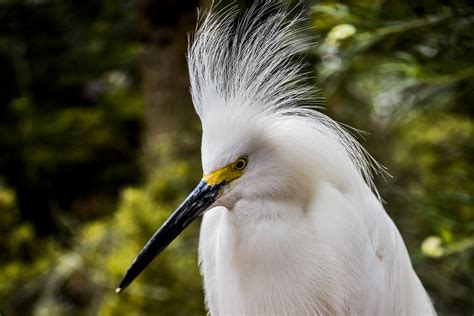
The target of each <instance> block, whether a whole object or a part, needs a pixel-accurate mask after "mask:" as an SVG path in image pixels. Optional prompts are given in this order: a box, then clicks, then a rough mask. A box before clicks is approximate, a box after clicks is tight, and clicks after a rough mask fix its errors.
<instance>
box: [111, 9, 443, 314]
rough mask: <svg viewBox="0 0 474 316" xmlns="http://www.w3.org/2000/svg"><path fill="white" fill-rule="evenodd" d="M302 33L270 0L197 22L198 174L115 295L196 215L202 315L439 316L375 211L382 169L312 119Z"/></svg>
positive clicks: (325, 120)
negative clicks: (204, 307) (378, 175)
mask: <svg viewBox="0 0 474 316" xmlns="http://www.w3.org/2000/svg"><path fill="white" fill-rule="evenodd" d="M300 22H301V15H298V14H296V17H295V16H294V15H291V14H289V13H288V12H286V11H285V8H282V7H280V6H279V5H277V4H275V3H273V2H268V1H257V4H255V5H254V6H253V7H252V8H251V9H250V10H249V11H247V12H246V13H245V14H244V15H239V14H238V13H237V11H236V10H235V9H233V8H227V9H224V10H223V11H217V12H213V9H211V10H210V12H208V13H207V14H206V15H205V16H204V17H203V18H202V19H201V21H200V23H199V24H200V25H199V27H198V29H197V31H196V34H195V36H194V39H193V40H192V42H191V44H190V47H189V52H188V64H189V73H190V78H191V93H192V97H193V102H194V105H195V109H196V111H197V113H198V115H199V117H200V119H201V122H202V127H203V136H202V166H203V172H204V177H203V179H202V180H201V182H200V183H199V185H198V186H197V187H196V189H195V190H194V191H193V192H192V193H191V194H190V195H189V196H188V197H187V198H186V200H185V201H184V202H183V203H182V204H181V205H180V206H179V207H178V208H177V210H176V211H175V212H174V213H173V214H172V215H171V217H170V218H169V219H168V220H167V221H166V222H165V223H164V224H163V225H162V226H161V228H160V229H159V230H158V231H157V232H156V233H155V235H154V236H153V237H152V238H151V239H150V241H149V242H148V243H147V244H146V245H145V247H144V248H143V250H142V251H141V252H140V254H139V255H138V256H137V258H136V259H135V261H134V262H133V264H132V265H131V267H130V268H129V270H128V271H127V273H126V275H125V277H124V279H123V280H122V282H121V284H120V285H119V287H118V288H117V292H121V291H122V290H123V289H125V288H126V287H127V286H128V285H129V284H130V282H132V281H133V279H134V278H135V277H136V276H137V275H138V274H139V273H140V272H141V271H142V270H143V269H144V268H145V267H146V266H147V265H148V264H149V263H150V262H151V261H152V260H153V258H154V257H156V256H157V255H158V254H159V253H160V252H162V251H163V249H165V248H166V247H167V246H168V244H169V243H170V242H171V241H172V240H173V239H174V238H176V236H178V234H179V233H180V232H181V231H183V230H184V229H185V228H186V227H187V226H188V225H189V224H190V223H191V222H192V221H193V220H194V219H196V218H197V217H199V216H201V215H203V214H204V217H203V222H202V226H201V234H200V242H199V258H200V265H201V271H202V274H203V278H204V289H205V296H206V305H207V308H208V310H209V312H210V314H212V315H220V314H229V315H230V314H234V315H235V314H239V315H266V314H269V315H280V314H282V315H306V314H311V315H314V314H320V315H321V314H322V315H335V314H338V315H340V314H356V315H426V314H434V313H435V311H434V309H433V307H432V304H431V302H430V299H429V297H428V295H427V293H426V291H425V289H424V288H423V285H422V284H421V282H420V280H419V278H418V276H417V275H416V273H415V271H414V270H413V267H412V264H411V262H410V258H409V256H408V253H407V250H406V247H405V244H404V242H403V240H402V237H401V236H400V233H399V232H398V230H397V228H396V227H395V225H394V223H393V222H392V220H391V219H390V218H389V216H388V215H387V214H386V212H385V210H384V208H383V206H382V204H381V203H380V199H379V197H378V193H377V190H376V188H375V186H374V184H373V181H372V173H374V172H378V171H380V170H381V168H380V166H379V165H378V164H377V163H376V162H375V160H374V159H372V157H371V156H370V155H369V154H368V153H367V152H366V151H365V150H364V149H363V148H362V147H361V146H360V144H359V143H358V142H357V141H356V140H355V139H354V138H353V137H352V136H351V135H350V134H348V133H347V132H346V131H345V130H344V129H343V128H342V127H341V126H340V125H339V124H337V123H336V122H335V121H333V120H332V119H330V118H329V117H327V116H325V115H324V114H322V113H320V112H318V111H316V110H314V109H312V108H311V105H317V100H316V99H315V98H314V97H313V95H312V91H314V88H313V87H311V86H309V85H307V84H305V82H306V79H307V78H306V75H305V74H304V73H303V72H302V68H303V67H304V65H303V64H302V62H301V59H300V58H299V57H298V56H299V55H298V54H299V53H300V52H302V51H303V50H305V49H307V48H308V47H310V45H311V43H310V42H309V41H308V40H307V39H306V37H305V36H304V30H303V29H302V28H301V26H300V25H301V24H300Z"/></svg>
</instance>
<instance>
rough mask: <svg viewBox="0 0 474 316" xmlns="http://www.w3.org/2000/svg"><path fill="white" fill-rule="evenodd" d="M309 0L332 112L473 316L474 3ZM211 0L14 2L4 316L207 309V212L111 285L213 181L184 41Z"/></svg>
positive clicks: (9, 11)
mask: <svg viewBox="0 0 474 316" xmlns="http://www.w3.org/2000/svg"><path fill="white" fill-rule="evenodd" d="M228 2H229V1H223V3H224V4H225V3H228ZM250 2H251V1H241V2H239V3H238V4H239V6H241V7H242V8H245V7H247V6H249V5H250ZM306 4H307V13H308V17H309V20H308V21H307V23H308V25H309V26H313V27H314V28H312V29H311V30H310V31H309V32H310V33H311V32H312V33H314V34H317V35H318V36H319V37H318V38H319V40H318V41H319V45H318V46H315V47H314V48H312V49H311V50H310V51H308V58H309V60H310V62H311V64H312V69H313V70H314V76H315V80H314V82H315V83H317V85H318V86H319V87H320V88H321V92H320V94H321V96H324V97H325V98H326V100H327V106H326V110H325V112H326V113H327V114H329V115H330V116H331V117H333V118H335V119H337V120H338V121H340V122H343V123H344V124H348V125H351V126H353V127H355V128H358V129H361V130H364V131H366V132H367V135H365V136H364V137H363V138H365V140H364V139H363V138H362V137H361V138H360V141H361V143H362V144H363V145H364V146H365V147H366V148H367V149H368V150H369V152H370V153H372V154H373V156H374V157H375V158H376V159H377V160H378V161H379V162H381V163H382V164H383V165H385V166H386V167H387V168H388V170H389V172H390V173H391V174H392V176H393V177H389V178H387V179H386V180H384V179H382V178H378V179H377V184H378V187H379V190H380V193H381V195H382V197H383V198H384V200H385V201H386V205H385V207H386V209H387V212H388V213H389V214H390V216H391V217H392V218H394V220H395V222H396V224H397V226H398V227H399V229H400V231H401V233H402V235H403V237H404V239H405V242H406V244H407V247H408V249H409V252H410V255H411V258H412V261H413V264H414V267H415V270H416V271H417V273H418V274H419V276H420V278H421V280H422V282H423V284H424V285H425V287H426V288H427V290H428V292H429V294H430V295H431V297H432V299H433V301H434V304H435V307H436V309H437V310H438V312H439V313H440V314H442V315H472V314H473V312H474V237H473V236H474V210H473V191H474V181H473V177H474V176H473V158H474V157H473V153H474V147H473V144H474V143H473V137H472V136H473V117H472V112H473V100H474V93H473V87H474V63H473V59H474V53H473V51H474V27H473V24H474V10H473V7H472V2H469V1H465V2H463V1H456V0H444V1H435V0H421V1H412V0H397V1H395V0H392V1H390V0H387V1H384V0H375V1H366V0H359V1H340V2H338V1H317V2H315V1H308V2H307V3H306ZM208 6H209V1H198V0H177V1H172V0H161V1H160V0H138V1H131V0H125V1H112V0H102V1H99V0H82V1H66V0H63V1H60V0H0V84H1V88H0V214H1V215H0V314H1V315H147V314H154V315H203V314H205V311H204V306H203V293H202V290H201V278H200V275H199V272H198V268H197V260H196V255H197V243H198V231H199V223H194V224H192V225H191V226H190V227H189V228H188V229H187V230H186V232H185V233H184V234H183V235H182V236H180V237H179V238H178V239H177V240H176V241H175V242H174V243H172V244H171V246H170V247H169V249H168V250H166V251H165V253H164V254H163V255H162V256H160V258H159V260H156V261H155V262H154V263H153V264H152V265H151V266H150V267H149V268H148V269H147V270H146V271H145V272H144V273H143V274H142V275H141V276H140V277H139V278H138V279H137V280H136V281H135V282H134V284H133V285H132V286H131V287H130V288H129V289H128V290H127V291H125V292H124V293H123V294H122V295H120V296H117V295H115V293H114V289H115V287H116V286H117V284H118V282H119V281H120V278H121V277H122V275H123V273H124V271H125V270H126V269H127V267H128V266H129V264H130V262H131V261H132V259H133V258H134V257H135V255H136V254H137V252H138V251H139V250H140V249H141V247H142V246H143V245H144V243H145V242H146V241H147V240H148V238H149V237H150V236H151V235H152V233H153V232H154V231H155V230H156V229H157V228H158V227H159V226H160V224H161V223H162V221H164V220H165V218H166V217H167V216H168V215H169V214H170V213H171V211H172V210H174V208H175V207H176V206H177V205H178V204H179V202H180V201H181V200H182V199H183V197H184V196H185V195H186V193H188V192H189V191H190V190H191V189H192V188H193V187H194V185H195V184H196V183H197V182H198V181H199V179H200V177H201V169H200V155H199V146H200V123H199V121H198V118H197V116H196V115H195V114H194V109H193V107H192V104H191V101H190V96H189V94H188V77H187V76H188V75H187V70H186V64H185V51H186V45H187V33H188V32H190V31H192V30H193V29H194V25H195V22H196V7H201V8H206V7H208ZM315 89H316V84H315Z"/></svg>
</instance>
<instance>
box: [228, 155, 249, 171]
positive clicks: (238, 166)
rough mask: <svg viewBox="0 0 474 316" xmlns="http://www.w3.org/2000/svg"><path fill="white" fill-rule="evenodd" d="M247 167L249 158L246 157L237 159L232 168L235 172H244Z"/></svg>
mask: <svg viewBox="0 0 474 316" xmlns="http://www.w3.org/2000/svg"><path fill="white" fill-rule="evenodd" d="M245 167H247V158H246V157H240V158H239V159H237V160H236V161H235V162H234V165H233V166H232V168H233V169H234V170H237V171H240V170H244V169H245Z"/></svg>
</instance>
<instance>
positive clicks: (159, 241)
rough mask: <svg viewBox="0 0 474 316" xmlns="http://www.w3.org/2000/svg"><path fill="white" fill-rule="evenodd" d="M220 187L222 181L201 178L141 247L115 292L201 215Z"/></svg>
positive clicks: (215, 198)
mask: <svg viewBox="0 0 474 316" xmlns="http://www.w3.org/2000/svg"><path fill="white" fill-rule="evenodd" d="M222 187H223V183H220V184H216V185H212V186H211V185H208V184H207V183H206V182H205V181H204V180H202V181H201V182H200V183H199V184H198V186H197V187H196V188H195V189H194V190H193V192H191V194H189V196H188V197H187V198H186V200H184V202H183V203H181V205H180V206H179V207H178V208H177V209H176V211H174V213H173V214H172V215H171V216H170V217H169V218H168V219H167V220H166V222H165V223H164V224H163V225H162V226H161V227H160V229H158V231H157V232H156V233H155V234H154V235H153V237H151V239H150V240H149V241H148V242H147V244H146V245H145V247H143V249H142V251H140V253H139V254H138V256H137V257H136V258H135V260H134V261H133V263H132V265H131V266H130V268H128V270H127V272H126V273H125V276H124V277H123V279H122V282H120V285H119V286H118V288H117V289H116V290H115V292H117V293H120V292H122V291H123V290H124V289H125V288H126V287H127V286H128V285H129V284H130V283H132V281H133V280H134V279H135V278H136V277H137V276H138V275H139V274H140V273H141V272H142V271H143V270H144V269H145V268H146V267H147V266H148V264H150V262H151V261H152V260H153V259H154V258H155V257H156V256H158V255H159V254H160V253H161V252H162V251H163V250H164V249H165V248H166V247H167V246H168V245H169V244H170V243H171V242H172V241H173V240H174V239H175V238H176V237H177V236H178V235H179V234H180V233H181V232H182V231H183V230H184V229H185V228H186V227H187V226H188V225H189V224H191V222H192V221H193V220H195V219H196V218H198V217H199V216H201V215H202V214H203V213H204V212H205V211H206V210H207V209H208V208H209V207H210V206H211V205H212V204H213V203H214V202H215V201H216V200H217V198H218V196H219V193H220V191H221V189H222Z"/></svg>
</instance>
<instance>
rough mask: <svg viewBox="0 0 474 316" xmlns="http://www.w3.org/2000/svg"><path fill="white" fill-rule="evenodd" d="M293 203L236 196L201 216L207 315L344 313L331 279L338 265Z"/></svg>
mask: <svg viewBox="0 0 474 316" xmlns="http://www.w3.org/2000/svg"><path fill="white" fill-rule="evenodd" d="M297 208H298V206H297V205H295V204H292V203H291V202H284V201H278V203H277V202H275V201H239V202H238V203H237V204H236V205H235V208H234V209H233V210H228V209H226V208H224V207H217V208H214V209H211V210H210V211H208V212H207V213H206V214H205V216H204V220H203V223H202V227H201V236H200V246H199V247H200V249H199V252H200V262H201V271H202V274H203V277H204V288H205V294H206V303H207V306H208V309H209V311H210V313H211V314H212V315H231V314H232V315H236V314H240V315H242V314H244V315H290V314H291V315H309V314H311V315H315V314H333V315H334V314H343V313H344V309H343V306H344V302H343V300H344V297H343V296H344V294H343V293H344V291H340V288H341V286H339V285H337V280H336V279H335V278H334V276H337V275H341V273H340V272H341V271H338V264H337V262H335V261H334V262H333V260H334V259H335V258H334V257H332V256H328V255H327V253H325V251H330V249H325V247H324V245H321V244H320V243H319V242H318V235H317V233H316V231H315V229H314V225H313V224H312V221H311V219H310V218H308V217H307V215H306V214H305V213H304V212H303V211H302V210H299V209H297ZM251 212H253V213H255V212H259V214H265V215H261V217H260V218H256V217H255V216H252V214H251ZM262 216H263V218H262ZM329 267H332V269H333V270H332V271H329V270H328V269H329Z"/></svg>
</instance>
